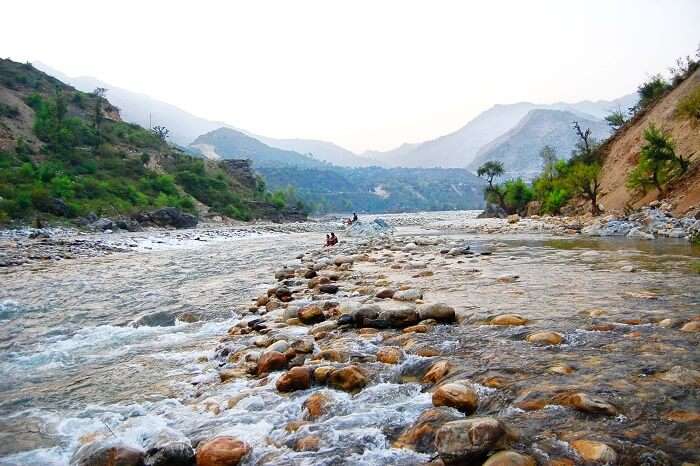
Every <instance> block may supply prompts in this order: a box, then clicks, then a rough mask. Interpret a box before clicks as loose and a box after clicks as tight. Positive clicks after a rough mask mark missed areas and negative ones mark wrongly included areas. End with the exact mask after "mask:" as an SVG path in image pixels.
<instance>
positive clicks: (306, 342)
mask: <svg viewBox="0 0 700 466" xmlns="http://www.w3.org/2000/svg"><path fill="white" fill-rule="evenodd" d="M290 347H291V348H292V349H293V350H294V352H295V353H312V352H313V351H314V342H313V339H312V338H304V339H303V340H296V341H293V342H292V344H291V345H290Z"/></svg>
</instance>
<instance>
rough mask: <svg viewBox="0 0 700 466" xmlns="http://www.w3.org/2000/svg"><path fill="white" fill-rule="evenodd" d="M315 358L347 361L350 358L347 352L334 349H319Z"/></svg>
mask: <svg viewBox="0 0 700 466" xmlns="http://www.w3.org/2000/svg"><path fill="white" fill-rule="evenodd" d="M315 359H325V360H326V361H333V362H347V361H348V360H349V359H350V356H349V355H348V354H347V353H344V352H342V351H338V350H336V349H325V350H323V351H319V353H318V354H317V355H316V358H315Z"/></svg>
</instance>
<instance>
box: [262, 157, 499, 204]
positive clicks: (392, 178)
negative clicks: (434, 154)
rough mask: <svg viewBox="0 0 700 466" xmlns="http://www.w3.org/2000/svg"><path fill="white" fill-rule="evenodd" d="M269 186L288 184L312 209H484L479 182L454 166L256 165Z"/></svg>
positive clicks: (480, 182) (274, 187)
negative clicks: (348, 166) (428, 167)
mask: <svg viewBox="0 0 700 466" xmlns="http://www.w3.org/2000/svg"><path fill="white" fill-rule="evenodd" d="M257 171H258V172H259V173H260V174H261V175H262V176H263V177H264V178H265V180H266V182H267V184H268V186H270V187H271V188H272V189H285V188H288V187H290V186H291V187H292V188H293V190H294V194H295V196H296V197H298V198H299V199H301V200H302V201H303V202H304V204H305V205H307V206H309V207H310V208H311V209H312V211H314V212H316V213H327V212H352V211H357V212H410V211H421V210H455V209H480V208H483V206H484V202H483V188H484V185H485V183H484V181H483V180H481V179H480V178H477V177H476V176H474V175H473V174H472V173H470V172H469V171H467V170H464V169H454V168H433V169H427V168H380V167H364V168H354V169H351V168H342V167H333V166H328V167H324V168H303V167H272V166H265V167H260V168H258V169H257Z"/></svg>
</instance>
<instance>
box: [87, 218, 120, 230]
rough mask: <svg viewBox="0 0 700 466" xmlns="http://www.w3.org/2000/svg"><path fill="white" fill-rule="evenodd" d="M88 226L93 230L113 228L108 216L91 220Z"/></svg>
mask: <svg viewBox="0 0 700 466" xmlns="http://www.w3.org/2000/svg"><path fill="white" fill-rule="evenodd" d="M90 228H91V229H92V230H95V231H105V230H112V229H113V228H114V223H113V222H112V220H111V219H109V218H100V219H97V220H95V221H94V222H92V224H91V225H90Z"/></svg>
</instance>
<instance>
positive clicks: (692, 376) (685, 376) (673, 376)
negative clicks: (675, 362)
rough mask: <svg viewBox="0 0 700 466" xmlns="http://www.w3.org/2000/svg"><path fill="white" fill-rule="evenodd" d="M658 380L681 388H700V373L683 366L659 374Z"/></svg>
mask: <svg viewBox="0 0 700 466" xmlns="http://www.w3.org/2000/svg"><path fill="white" fill-rule="evenodd" d="M658 378H659V379H661V380H663V381H664V382H670V383H674V384H676V385H681V386H700V371H697V370H694V369H688V368H687V367H683V366H673V367H672V368H671V369H669V370H668V371H666V372H662V373H661V374H659V376H658Z"/></svg>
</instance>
